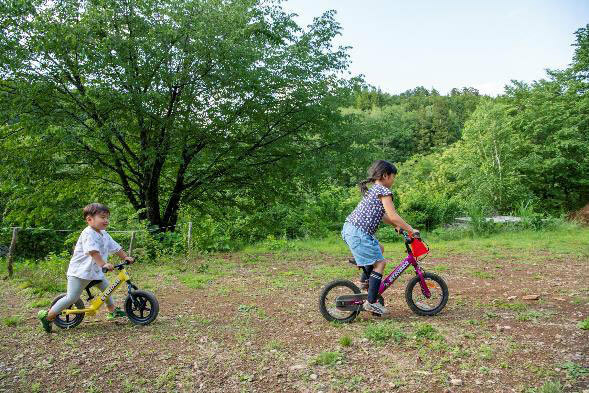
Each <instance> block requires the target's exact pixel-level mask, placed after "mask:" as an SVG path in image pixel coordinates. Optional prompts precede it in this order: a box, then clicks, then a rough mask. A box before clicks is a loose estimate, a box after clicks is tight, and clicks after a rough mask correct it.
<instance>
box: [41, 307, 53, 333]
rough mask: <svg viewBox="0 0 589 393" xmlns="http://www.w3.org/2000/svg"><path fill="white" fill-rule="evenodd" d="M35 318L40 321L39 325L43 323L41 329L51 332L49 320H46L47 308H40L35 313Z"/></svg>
mask: <svg viewBox="0 0 589 393" xmlns="http://www.w3.org/2000/svg"><path fill="white" fill-rule="evenodd" d="M37 318H39V320H40V321H41V325H43V330H45V331H46V332H47V333H51V330H53V329H52V327H51V321H49V320H47V310H41V311H39V312H38V313H37Z"/></svg>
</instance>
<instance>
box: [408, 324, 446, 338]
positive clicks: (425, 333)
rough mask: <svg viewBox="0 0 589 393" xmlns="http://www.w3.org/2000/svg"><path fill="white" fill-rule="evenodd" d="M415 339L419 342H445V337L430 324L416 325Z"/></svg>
mask: <svg viewBox="0 0 589 393" xmlns="http://www.w3.org/2000/svg"><path fill="white" fill-rule="evenodd" d="M415 338H417V339H418V340H444V336H442V335H441V334H440V333H439V332H438V330H437V329H436V328H434V327H433V326H432V325H430V324H429V323H418V324H417V325H416V329H415Z"/></svg>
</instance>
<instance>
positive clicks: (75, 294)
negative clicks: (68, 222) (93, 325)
mask: <svg viewBox="0 0 589 393" xmlns="http://www.w3.org/2000/svg"><path fill="white" fill-rule="evenodd" d="M109 216H110V210H109V209H108V207H106V206H105V205H102V204H100V203H91V204H89V205H88V206H86V207H85V208H84V220H86V223H87V224H88V226H87V227H86V228H85V229H84V230H83V231H82V233H81V234H80V237H79V238H78V241H77V243H76V247H75V249H74V255H72V259H71V260H70V265H69V268H68V270H67V295H66V296H64V297H62V298H61V299H59V300H58V301H57V302H56V303H55V304H54V305H53V306H52V307H51V308H50V309H49V310H41V311H39V314H38V315H37V316H38V318H39V319H40V320H41V324H42V325H43V329H44V330H45V331H46V332H47V333H50V332H51V322H52V321H53V320H54V319H55V318H56V317H57V315H59V314H60V313H61V312H62V311H63V310H65V309H66V308H68V307H69V306H71V305H72V304H74V303H75V302H76V301H77V300H78V299H79V298H80V295H81V294H82V291H83V290H84V289H85V288H86V286H87V285H88V283H90V281H92V280H102V282H101V283H100V284H98V286H99V287H100V290H102V291H104V290H105V289H106V288H108V286H109V283H108V280H107V279H106V278H105V277H104V273H103V272H102V268H106V269H108V270H109V271H112V270H113V269H114V267H113V265H111V264H110V263H107V260H108V256H109V255H110V254H117V255H118V256H119V258H121V259H122V260H125V261H128V262H129V263H133V258H131V257H129V256H127V254H126V253H125V251H123V248H122V247H121V246H119V245H118V244H117V242H115V241H114V240H113V238H112V237H110V235H109V234H108V233H106V230H105V229H106V227H107V226H108V219H109ZM106 304H107V307H108V310H109V311H110V312H109V313H108V314H107V319H114V318H117V317H123V316H125V312H124V311H123V310H121V309H120V308H118V307H116V308H115V306H114V302H113V299H112V297H110V296H109V297H108V299H107V300H106Z"/></svg>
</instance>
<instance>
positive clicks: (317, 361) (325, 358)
mask: <svg viewBox="0 0 589 393" xmlns="http://www.w3.org/2000/svg"><path fill="white" fill-rule="evenodd" d="M343 360H344V355H343V354H342V353H341V352H338V351H335V352H327V351H326V352H321V353H320V354H319V355H317V356H316V357H315V358H314V359H313V361H312V362H311V363H312V364H313V365H317V366H334V365H336V364H337V363H338V362H343Z"/></svg>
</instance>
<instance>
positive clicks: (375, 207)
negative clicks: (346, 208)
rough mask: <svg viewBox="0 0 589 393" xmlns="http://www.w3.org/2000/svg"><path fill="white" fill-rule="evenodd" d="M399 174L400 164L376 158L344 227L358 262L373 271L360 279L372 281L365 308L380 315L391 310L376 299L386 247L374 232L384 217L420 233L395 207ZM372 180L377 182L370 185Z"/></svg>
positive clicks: (343, 234) (395, 224)
mask: <svg viewBox="0 0 589 393" xmlns="http://www.w3.org/2000/svg"><path fill="white" fill-rule="evenodd" d="M396 174H397V168H396V167H395V166H394V165H393V164H391V163H389V162H387V161H383V160H379V161H375V162H374V163H373V164H372V165H371V166H370V168H368V179H366V180H364V181H362V182H360V184H359V186H360V191H362V194H363V195H364V197H363V198H362V200H361V201H360V203H358V206H356V208H355V209H354V211H353V212H352V213H351V214H350V215H349V216H348V217H347V218H346V221H345V223H344V227H343V229H342V238H343V239H344V241H345V242H346V244H347V245H348V247H349V248H350V251H352V254H353V255H354V258H355V260H356V264H357V265H358V266H366V269H367V271H368V274H369V277H366V276H365V275H364V273H362V278H361V279H360V280H361V281H363V282H366V281H368V300H367V301H365V302H364V309H365V310H366V311H372V312H375V313H377V314H380V315H384V314H388V310H387V309H386V308H385V307H383V306H382V305H381V304H380V303H378V302H377V301H376V299H377V297H378V290H379V288H380V282H381V280H382V273H383V271H384V268H385V259H384V256H383V255H382V254H383V252H384V248H383V247H382V246H381V245H380V244H379V243H378V240H376V238H375V237H374V233H375V232H376V229H377V228H378V225H379V224H380V222H381V221H384V222H385V223H387V224H391V225H393V226H395V227H396V228H402V229H404V230H406V231H407V232H409V233H413V234H415V233H418V231H417V230H415V229H413V227H411V225H409V224H407V223H406V222H405V220H403V219H402V218H401V216H399V215H398V214H397V212H396V211H395V206H394V205H393V196H392V192H391V190H390V188H391V186H392V185H393V182H394V181H395V175H396ZM368 183H374V185H373V186H372V187H370V189H368V188H367V187H366V185H367V184H368Z"/></svg>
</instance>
